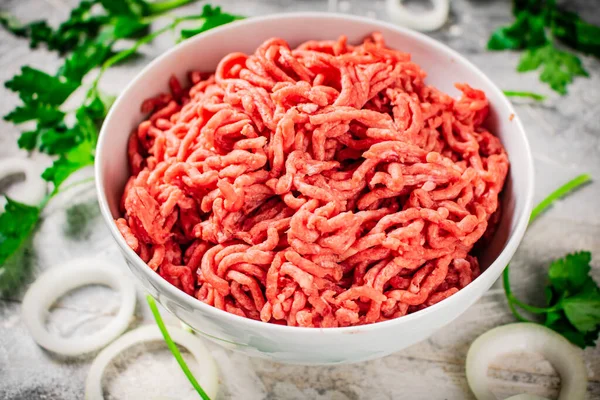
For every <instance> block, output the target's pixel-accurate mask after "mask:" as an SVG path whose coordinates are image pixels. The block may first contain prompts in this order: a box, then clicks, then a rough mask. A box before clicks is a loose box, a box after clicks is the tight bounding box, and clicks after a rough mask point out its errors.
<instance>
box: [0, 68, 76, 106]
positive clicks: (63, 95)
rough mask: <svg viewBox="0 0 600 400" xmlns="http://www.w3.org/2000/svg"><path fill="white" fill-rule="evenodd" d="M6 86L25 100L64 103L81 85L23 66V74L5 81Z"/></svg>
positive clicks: (53, 103)
mask: <svg viewBox="0 0 600 400" xmlns="http://www.w3.org/2000/svg"><path fill="white" fill-rule="evenodd" d="M4 86H6V88H8V89H10V90H12V91H13V92H17V93H18V94H19V97H20V98H21V100H23V102H25V103H27V102H30V101H32V100H35V101H39V102H41V103H46V104H50V105H59V104H62V103H63V102H64V101H65V100H66V99H67V98H68V97H69V96H70V95H71V93H73V92H74V91H75V89H77V87H78V86H79V85H78V84H77V83H74V82H71V81H69V80H67V79H65V78H62V79H61V78H58V77H55V76H50V75H48V74H47V73H45V72H42V71H40V70H38V69H34V68H31V67H28V66H25V67H23V68H21V75H15V76H13V78H12V79H11V80H9V81H7V82H5V83H4Z"/></svg>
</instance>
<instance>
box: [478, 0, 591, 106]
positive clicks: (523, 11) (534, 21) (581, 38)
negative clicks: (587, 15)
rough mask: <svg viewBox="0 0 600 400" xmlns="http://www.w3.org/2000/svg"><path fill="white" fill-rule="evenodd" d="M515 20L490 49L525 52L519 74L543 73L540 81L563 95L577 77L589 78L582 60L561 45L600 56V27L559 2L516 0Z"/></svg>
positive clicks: (490, 43)
mask: <svg viewBox="0 0 600 400" xmlns="http://www.w3.org/2000/svg"><path fill="white" fill-rule="evenodd" d="M513 14H514V16H515V21H514V22H513V23H512V24H511V25H507V26H502V27H500V28H498V29H496V30H495V31H494V32H493V33H492V35H491V36H490V39H489V41H488V44H487V47H488V49H490V50H525V52H524V53H523V55H522V56H521V61H520V62H519V65H518V66H517V71H519V72H527V71H536V70H541V73H540V80H541V81H542V82H544V83H547V84H548V85H549V86H550V87H551V88H552V89H553V90H554V91H556V92H558V93H559V94H561V95H564V94H566V93H567V86H568V85H569V84H571V83H572V82H573V79H574V78H575V77H577V76H583V77H587V76H589V75H588V72H587V71H586V70H585V68H584V67H583V65H582V63H581V60H580V59H579V57H578V56H577V55H575V54H573V53H571V52H568V51H564V50H561V49H560V48H559V47H558V46H557V42H562V44H564V45H566V46H568V47H571V48H572V49H575V50H579V51H581V52H583V53H586V54H591V55H594V56H596V57H600V27H598V26H595V25H592V24H590V23H588V22H585V21H584V20H583V19H581V18H580V17H579V16H578V15H577V14H575V13H573V12H569V11H565V10H563V9H561V8H560V7H559V6H557V5H556V1H555V0H514V1H513Z"/></svg>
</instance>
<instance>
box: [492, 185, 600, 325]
mask: <svg viewBox="0 0 600 400" xmlns="http://www.w3.org/2000/svg"><path fill="white" fill-rule="evenodd" d="M591 180H592V177H591V176H590V175H589V174H582V175H579V176H577V177H575V178H574V179H572V180H570V181H569V182H567V183H565V184H564V185H562V186H561V187H559V188H558V189H556V190H555V191H554V192H552V193H550V194H549V195H548V197H546V198H545V199H544V200H542V201H541V202H540V203H539V204H538V205H537V206H536V207H535V208H534V209H533V211H532V212H531V215H530V217H529V223H530V224H531V223H532V222H533V221H534V220H535V219H536V218H537V217H538V216H539V215H540V214H541V213H542V212H544V211H545V210H546V209H548V208H549V207H550V206H551V205H552V204H553V203H554V202H555V201H556V200H558V199H560V198H562V197H564V196H566V195H568V194H570V193H572V192H573V191H575V190H576V189H578V188H579V187H581V186H582V185H585V184H586V183H588V182H590V181H591ZM509 266H510V264H508V265H507V266H506V268H505V269H504V272H503V274H502V282H503V286H504V293H505V294H506V298H507V300H508V306H509V307H510V310H511V311H512V313H513V315H514V316H515V317H516V318H517V319H518V320H519V321H522V322H527V321H530V320H528V319H527V318H525V317H523V316H522V315H521V314H520V313H519V312H518V311H517V309H516V307H515V305H517V306H519V307H520V308H521V309H523V310H525V311H528V312H530V313H533V314H547V313H549V312H553V311H557V310H560V309H561V306H560V305H558V304H557V305H555V306H553V307H548V308H541V307H535V306H530V305H529V304H526V303H524V302H522V301H521V300H519V299H517V298H516V297H515V295H514V294H513V293H512V290H511V288H510V273H509Z"/></svg>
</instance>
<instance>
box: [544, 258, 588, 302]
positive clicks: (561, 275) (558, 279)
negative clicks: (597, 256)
mask: <svg viewBox="0 0 600 400" xmlns="http://www.w3.org/2000/svg"><path fill="white" fill-rule="evenodd" d="M591 260H592V254H591V253H590V252H589V251H580V252H578V253H573V254H567V255H566V256H565V257H564V258H561V259H558V260H555V261H553V262H552V264H550V268H549V269H548V278H549V279H550V283H551V284H552V288H554V289H556V290H557V291H559V292H565V291H568V292H570V293H573V292H575V291H577V290H579V289H581V287H582V286H583V284H584V283H586V281H587V279H588V274H589V272H590V269H591V267H590V261H591Z"/></svg>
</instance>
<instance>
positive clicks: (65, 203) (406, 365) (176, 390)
mask: <svg viewBox="0 0 600 400" xmlns="http://www.w3.org/2000/svg"><path fill="white" fill-rule="evenodd" d="M69 3H70V2H69V1H63V0H2V2H0V8H1V9H3V10H9V11H11V12H13V13H14V14H16V15H17V16H19V17H21V18H23V19H24V20H32V19H35V18H40V16H43V17H44V18H47V19H49V20H50V21H51V22H53V23H57V22H59V21H61V20H62V19H64V18H65V16H66V15H67V14H68V10H69ZM215 3H218V4H220V5H222V6H223V7H224V8H225V9H226V10H230V11H233V12H235V13H238V14H243V15H263V14H266V13H273V12H282V11H295V10H322V11H326V10H327V7H328V6H327V1H325V0H322V1H315V0H300V1H292V0H277V1H276V0H270V1H256V0H251V1H244V0H235V1H219V2H213V4H215ZM201 6H202V3H198V4H196V5H194V6H192V7H190V8H189V10H192V9H196V10H197V9H199V8H200V7H201ZM569 6H570V7H573V8H575V9H578V10H580V11H581V12H583V13H584V14H585V15H586V17H588V18H589V19H590V20H592V21H594V22H596V23H599V22H600V9H599V7H598V5H597V2H595V1H585V0H580V1H577V2H570V3H569ZM338 9H339V11H341V12H346V13H354V14H359V15H367V16H371V17H378V18H381V19H385V18H386V15H385V10H384V2H383V1H367V0H364V1H359V0H352V1H339V2H338ZM509 19H510V6H509V4H508V2H507V1H501V0H497V1H492V0H453V1H452V12H451V17H450V20H449V21H448V23H447V24H446V25H445V26H444V27H443V28H442V29H441V30H440V31H438V32H435V33H433V34H432V36H433V37H434V38H436V39H438V40H440V41H442V42H444V43H446V44H447V45H449V46H450V47H452V48H454V49H455V50H457V51H459V52H460V53H462V54H464V55H465V56H466V57H467V58H469V59H470V60H471V61H472V62H474V63H475V64H476V65H477V66H478V67H480V68H481V69H482V70H483V71H484V72H485V73H486V74H487V75H488V76H489V77H491V78H492V80H494V81H495V82H496V83H497V84H498V85H499V86H500V87H501V88H502V89H508V90H510V89H512V90H531V91H535V92H540V93H544V94H548V95H549V99H548V100H547V101H546V102H545V103H544V104H543V105H539V104H532V103H530V102H528V101H524V102H518V104H517V110H518V113H519V116H520V117H521V119H522V120H523V123H524V125H525V127H526V130H527V135H528V137H529V139H530V141H531V145H532V148H533V152H534V156H535V167H536V175H537V176H536V178H537V182H536V200H540V199H541V198H543V197H544V196H545V195H546V194H548V193H549V192H550V191H551V190H553V189H554V188H555V187H557V186H558V185H560V184H561V183H563V182H565V181H566V180H568V179H570V178H571V177H573V176H575V175H576V174H579V173H581V172H589V173H591V174H592V175H593V176H594V177H596V178H599V179H600V117H599V115H600V62H599V61H598V60H597V59H593V58H591V57H582V59H583V61H584V65H585V67H586V68H587V69H588V71H589V72H590V75H591V77H590V78H589V79H577V80H576V82H575V83H574V84H573V85H572V86H570V87H569V94H568V95H567V96H564V97H559V96H557V95H556V94H554V93H553V92H551V91H550V90H549V89H548V88H547V87H546V86H544V85H542V84H540V82H539V81H538V78H537V73H529V74H522V75H520V74H517V73H516V72H515V66H516V64H517V60H518V57H519V56H518V54H514V53H507V52H500V53H491V52H487V51H486V50H485V43H486V39H487V37H488V36H489V33H490V32H491V31H492V29H493V28H494V27H496V26H497V25H499V24H502V23H506V22H508V21H509ZM171 45H172V38H169V37H167V36H165V37H162V38H160V39H159V40H157V41H156V42H155V43H153V44H152V45H150V46H147V47H145V48H143V50H142V53H143V55H144V56H143V57H141V58H138V59H137V60H136V61H135V62H134V63H130V64H127V65H124V66H121V67H117V68H114V69H113V70H111V71H109V72H108V73H107V74H106V77H105V78H104V79H103V81H102V85H101V86H102V88H103V89H105V90H106V91H108V92H111V93H115V94H116V93H118V91H119V90H120V88H122V87H123V85H124V84H125V83H127V82H128V81H129V80H130V79H131V78H132V77H133V76H134V75H135V74H136V73H137V72H138V71H139V69H140V68H142V67H143V65H145V64H146V63H147V62H148V61H149V60H150V59H152V58H153V57H155V56H157V55H158V54H160V53H161V52H163V51H164V50H165V49H167V48H169V47H170V46H171ZM25 64H28V65H33V66H36V67H39V68H41V69H43V70H46V71H48V72H54V71H55V70H56V68H57V67H58V65H59V59H58V57H57V56H56V54H53V53H50V52H48V51H45V50H43V49H39V50H35V51H32V50H30V49H29V48H28V46H27V44H26V42H25V41H24V40H20V39H16V38H14V37H12V36H10V35H9V34H7V33H6V32H5V31H4V30H0V81H6V80H7V79H9V78H10V77H11V76H13V75H14V74H15V73H17V72H18V70H19V68H20V66H21V65H25ZM0 90H1V91H2V93H1V96H0V114H2V115H4V114H6V113H7V112H8V111H10V110H11V109H12V107H14V105H15V104H16V103H17V101H18V99H17V98H16V96H14V95H13V94H12V93H9V92H8V91H6V90H5V89H4V88H2V89H0ZM18 135H19V131H18V130H17V128H16V127H14V126H13V125H10V124H7V123H5V122H4V121H0V157H7V156H11V155H15V154H18V152H19V150H18V148H17V146H16V139H17V137H18ZM37 159H38V160H39V162H40V163H42V164H47V163H48V160H47V159H45V158H43V157H38V158H37ZM84 173H85V172H84ZM94 196H95V195H94V190H93V187H92V186H91V185H88V186H82V187H79V188H78V189H74V190H72V191H71V192H69V193H67V194H65V195H62V196H60V197H58V198H56V199H55V200H53V201H52V203H51V204H50V205H49V207H48V209H47V210H46V212H45V218H44V223H43V224H42V226H41V227H40V229H39V231H38V232H37V234H36V235H35V239H34V241H33V247H32V248H33V255H34V257H33V259H32V263H33V268H34V271H35V272H34V275H36V274H39V273H40V272H41V271H43V270H45V269H47V268H51V267H55V266H58V264H60V263H61V262H63V261H64V260H69V259H72V258H75V257H79V256H81V255H94V256H97V257H102V258H105V259H108V260H111V261H113V262H114V263H115V264H118V265H120V266H121V267H123V268H124V269H125V267H124V262H123V260H122V258H121V256H120V255H119V253H118V251H117V248H116V246H115V245H114V244H113V243H112V241H111V239H110V238H109V234H108V231H107V229H106V228H105V227H104V225H103V224H102V221H101V220H100V217H99V212H98V209H97V207H96V203H95V197H94ZM599 198H600V184H598V183H594V184H592V185H590V186H588V187H586V188H584V189H583V190H581V191H579V192H578V193H577V194H575V195H573V196H571V197H569V198H568V199H567V200H564V201H561V202H560V203H559V204H557V206H556V207H554V208H553V209H552V210H550V211H549V212H548V213H547V214H546V215H544V217H543V218H541V219H540V220H539V221H537V222H536V223H535V224H534V225H533V226H532V227H531V228H530V229H529V231H528V233H527V235H526V237H525V240H524V241H523V243H522V245H521V247H520V249H519V251H518V252H517V254H516V256H515V258H514V260H513V263H512V273H513V275H512V276H513V282H514V283H513V285H514V287H515V291H516V294H517V295H519V296H520V297H522V298H524V299H528V300H532V301H534V300H541V296H542V291H541V290H540V288H541V287H542V285H543V284H544V275H545V273H546V268H547V265H548V263H549V261H550V260H552V259H553V258H557V257H560V256H563V255H564V254H565V253H567V252H571V251H574V250H579V249H587V250H590V251H592V253H593V254H594V255H595V258H594V260H593V265H594V270H593V275H594V277H595V278H596V279H597V280H600V259H599V257H600V208H599V207H598V205H599V202H598V199H599ZM141 293H142V292H141V291H140V305H139V306H138V310H137V312H136V319H135V320H134V321H133V322H132V324H131V327H132V328H133V327H136V326H139V325H141V324H146V323H151V317H150V316H149V314H148V311H147V309H146V307H145V305H144V304H142V303H141V300H142V298H141ZM21 298H22V294H21V295H15V296H13V297H12V298H3V299H0V398H1V399H27V400H29V399H64V400H71V399H82V398H83V384H84V381H85V377H86V374H87V369H88V367H89V365H90V362H91V360H92V359H93V355H91V356H87V357H81V358H77V359H64V358H61V357H57V356H55V355H52V354H50V353H48V352H46V351H44V350H42V349H40V348H39V347H38V346H36V345H35V343H34V342H33V340H32V339H31V338H30V337H29V335H28V332H27V330H26V328H25V326H24V325H23V322H22V320H21V317H20V308H21V307H20V300H21ZM116 304H117V302H116V296H115V294H114V293H112V292H111V291H109V290H108V289H105V288H102V287H91V288H86V289H82V290H80V291H76V292H75V293H72V294H70V295H68V296H66V297H64V298H62V299H61V300H60V301H59V302H58V303H57V304H56V306H55V308H54V309H53V311H52V312H51V313H50V315H49V317H48V327H49V329H50V330H52V331H54V332H58V333H60V334H62V335H65V336H69V335H84V334H85V333H86V332H90V331H92V330H94V329H97V328H98V327H99V326H101V325H102V324H105V323H106V321H108V319H109V318H110V316H111V315H113V314H114V312H115V307H116ZM512 321H513V318H512V316H511V314H510V312H509V311H508V308H507V306H506V302H505V300H504V295H503V293H502V289H501V285H500V283H499V282H497V283H496V284H495V285H494V287H493V288H492V289H490V290H489V291H488V292H487V293H486V295H485V296H484V297H483V298H482V299H481V300H480V301H478V302H477V303H476V304H475V305H474V306H473V307H471V308H470V309H469V310H468V311H467V312H466V313H465V314H464V315H463V316H462V317H460V318H459V319H458V320H457V321H455V322H454V323H452V324H450V325H449V326H447V327H446V328H444V329H442V330H440V331H439V332H438V333H436V334H435V335H434V336H432V337H431V338H430V339H428V340H426V341H424V342H422V343H419V344H417V345H415V346H413V347H411V348H409V349H406V350H405V351H402V352H399V353H397V354H394V355H391V356H388V357H386V358H383V359H380V360H376V361H371V362H367V363H361V364H357V365H350V366H340V367H298V366H288V365H279V364H275V363H272V362H268V361H263V360H258V359H250V358H247V357H245V356H242V355H239V354H232V353H230V352H228V351H225V350H222V349H220V348H218V347H214V346H211V350H212V352H213V355H214V356H215V358H216V360H217V362H218V364H219V367H220V369H221V372H222V383H223V384H222V391H221V394H220V396H219V397H220V398H223V399H229V398H231V399H304V398H314V399H336V400H342V399H362V398H369V399H397V398H413V399H470V398H472V395H471V393H470V392H469V390H468V386H467V382H466V379H465V372H464V361H465V355H466V351H467V349H468V344H469V343H470V342H471V341H472V340H473V339H474V338H476V337H477V336H478V335H480V334H481V333H483V332H485V331H486V330H488V329H490V328H492V327H494V326H498V325H501V324H504V323H509V322H512ZM584 356H585V360H586V364H587V368H588V374H589V379H590V383H589V385H588V393H589V395H588V397H589V398H600V350H599V349H598V348H592V349H587V350H586V351H585V353H584ZM192 364H193V363H192ZM489 375H490V378H491V382H492V384H493V385H494V388H495V392H496V393H497V394H498V396H499V397H500V398H504V397H506V396H508V395H512V394H517V393H522V392H528V393H531V394H537V395H543V396H547V397H553V398H555V397H556V395H557V393H558V389H559V387H560V379H559V378H558V376H557V375H556V374H555V372H554V370H553V369H552V367H551V366H550V365H549V364H548V363H547V362H546V361H544V360H543V359H541V358H540V357H538V356H536V355H534V354H527V355H526V356H523V355H510V356H507V357H504V358H502V359H500V360H497V361H496V362H495V363H494V365H493V366H492V368H491V369H490V372H489ZM104 385H105V386H104V387H105V388H106V393H107V398H109V399H151V398H153V396H158V395H159V394H160V395H170V396H172V397H173V398H180V399H183V398H185V399H187V398H189V399H193V398H196V397H195V395H194V393H193V392H192V390H191V388H190V386H189V384H188V383H187V382H186V380H185V378H184V376H183V374H182V373H181V372H180V371H179V369H178V367H177V365H176V364H175V362H174V361H173V359H172V358H171V356H170V355H169V353H168V352H167V351H166V349H165V348H164V347H162V346H160V345H158V344H157V345H152V346H146V347H140V348H136V349H133V350H132V352H128V353H127V354H125V357H124V358H121V359H120V360H118V362H115V363H114V364H113V365H112V366H111V367H110V369H109V370H107V373H106V375H105V378H104Z"/></svg>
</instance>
